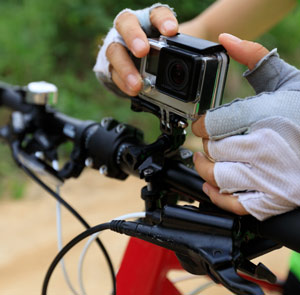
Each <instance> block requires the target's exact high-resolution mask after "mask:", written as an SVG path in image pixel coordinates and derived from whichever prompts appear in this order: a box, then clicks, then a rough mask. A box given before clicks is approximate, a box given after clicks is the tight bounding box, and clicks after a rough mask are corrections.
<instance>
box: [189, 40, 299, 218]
mask: <svg viewBox="0 0 300 295" xmlns="http://www.w3.org/2000/svg"><path fill="white" fill-rule="evenodd" d="M220 42H221V43H222V44H223V45H224V47H225V48H226V49H227V50H228V53H229V55H231V56H232V57H233V58H234V59H236V60H238V61H239V62H241V63H242V64H245V65H247V66H248V67H249V69H250V71H247V72H246V74H245V76H246V78H247V79H248V81H249V82H250V83H251V85H252V86H253V87H254V89H255V90H256V93H257V94H258V95H257V96H254V97H250V98H247V99H244V100H235V101H234V102H232V103H230V104H227V105H224V106H221V107H219V108H216V109H212V110H209V111H208V112H207V113H206V115H205V116H203V117H201V118H200V119H199V120H198V121H196V122H195V123H193V132H194V133H195V134H196V135H197V136H200V137H202V138H204V141H203V142H204V150H205V153H206V156H207V157H206V156H205V155H201V154H199V153H196V154H195V157H194V162H195V167H196V169H197V171H198V172H199V174H200V176H201V177H202V178H203V179H204V180H206V182H207V183H205V184H204V186H203V190H204V192H206V193H207V195H208V196H209V197H210V198H211V200H212V201H213V202H214V203H215V204H216V205H218V206H220V207H222V208H223V209H225V210H229V211H232V212H234V213H237V214H241V215H242V214H247V213H250V214H252V215H253V216H255V217H256V218H258V219H260V220H263V219H265V218H268V217H270V216H272V215H277V214H281V213H284V212H286V211H289V210H292V209H293V208H295V207H297V206H299V205H300V198H299V196H298V195H299V190H300V185H299V181H298V179H299V176H300V170H299V167H300V166H299V165H300V127H299V126H300V116H299V113H298V110H299V108H300V72H299V71H298V70H297V69H295V68H294V67H291V66H290V65H288V64H286V63H285V62H284V61H282V60H280V59H279V57H278V55H277V54H276V52H275V51H272V52H271V53H269V52H268V51H267V50H266V49H265V48H264V47H262V46H261V45H258V44H257V43H253V42H248V41H242V40H239V39H235V38H234V37H232V36H229V35H227V34H223V35H221V36H220ZM208 139H209V140H208ZM211 160H212V161H211Z"/></svg>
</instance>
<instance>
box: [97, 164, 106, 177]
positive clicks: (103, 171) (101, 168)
mask: <svg viewBox="0 0 300 295" xmlns="http://www.w3.org/2000/svg"><path fill="white" fill-rule="evenodd" d="M99 172H100V174H101V175H107V173H108V169H107V166H106V165H102V166H101V167H100V168H99Z"/></svg>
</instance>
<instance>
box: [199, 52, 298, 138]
mask: <svg viewBox="0 0 300 295" xmlns="http://www.w3.org/2000/svg"><path fill="white" fill-rule="evenodd" d="M244 76H245V77H246V78H247V80H248V81H249V83H250V84H251V85H252V86H253V88H254V89H255V91H256V93H258V95H256V96H252V97H248V98H246V99H236V100H234V101H233V102H231V103H229V104H225V105H223V106H220V107H218V108H215V109H211V110H209V111H208V112H207V113H206V117H205V126H206V130H207V133H208V134H209V137H210V139H221V138H225V137H227V136H231V135H236V134H243V133H247V132H248V131H249V128H250V126H251V124H253V123H254V122H257V121H259V120H262V119H265V118H268V117H273V116H279V117H285V118H288V119H289V120H291V121H292V122H293V123H295V124H297V125H299V126H300V113H299V110H300V71H299V70H297V69H296V68H295V67H292V66H291V65H289V64H287V63H286V62H284V61H283V60H282V59H280V58H279V55H278V54H277V51H276V50H272V51H271V52H270V53H269V54H268V55H267V56H265V57H264V58H263V59H262V60H261V61H260V62H259V63H258V64H257V65H256V67H255V68H254V69H253V70H252V71H246V72H245V74H244ZM263 91H266V92H263Z"/></svg>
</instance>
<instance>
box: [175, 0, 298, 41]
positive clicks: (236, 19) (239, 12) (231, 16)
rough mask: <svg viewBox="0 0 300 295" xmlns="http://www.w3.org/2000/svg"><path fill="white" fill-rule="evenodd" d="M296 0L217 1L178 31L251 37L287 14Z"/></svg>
mask: <svg viewBox="0 0 300 295" xmlns="http://www.w3.org/2000/svg"><path fill="white" fill-rule="evenodd" d="M296 4H297V0H219V1H216V2H215V3H214V4H212V5H211V6H210V7H208V8H207V9H206V10H205V11H204V12H203V13H201V14H200V15H199V16H197V17H196V18H194V19H193V20H191V21H189V22H186V23H183V24H181V25H180V32H182V33H186V34H189V35H193V36H195V37H200V38H205V39H208V40H211V41H217V40H218V36H219V34H220V33H223V32H226V33H230V34H233V35H236V36H238V37H240V38H242V39H249V40H253V39H255V38H257V37H259V36H260V35H262V34H263V33H265V32H266V31H268V30H269V29H270V28H271V27H273V26H274V25H275V24H276V23H278V22H279V21H280V20H281V19H282V18H283V17H284V16H285V15H287V14H288V13H289V12H290V11H291V10H292V9H293V8H294V7H295V6H296Z"/></svg>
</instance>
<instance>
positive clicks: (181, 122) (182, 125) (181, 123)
mask: <svg viewBox="0 0 300 295" xmlns="http://www.w3.org/2000/svg"><path fill="white" fill-rule="evenodd" d="M188 126H189V124H188V123H187V122H184V121H179V122H178V127H180V128H182V129H185V128H186V127H188Z"/></svg>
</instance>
